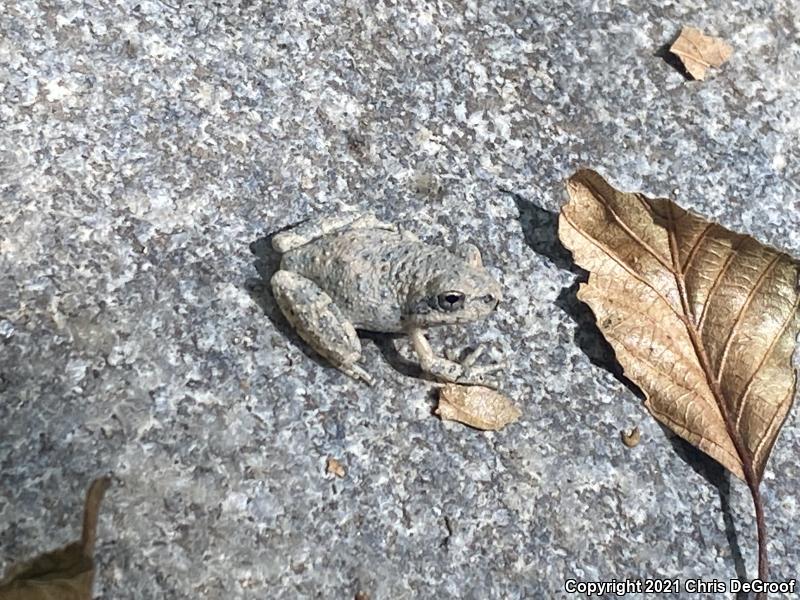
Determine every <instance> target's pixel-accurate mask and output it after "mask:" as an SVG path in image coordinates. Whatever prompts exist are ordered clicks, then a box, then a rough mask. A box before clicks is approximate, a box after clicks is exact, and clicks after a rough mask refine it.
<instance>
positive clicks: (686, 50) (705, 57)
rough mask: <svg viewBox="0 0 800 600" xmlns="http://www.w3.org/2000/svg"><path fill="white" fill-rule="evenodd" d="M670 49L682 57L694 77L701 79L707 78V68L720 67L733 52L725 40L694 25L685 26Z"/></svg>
mask: <svg viewBox="0 0 800 600" xmlns="http://www.w3.org/2000/svg"><path fill="white" fill-rule="evenodd" d="M669 51H670V52H672V53H673V54H675V55H676V56H678V58H680V59H681V62H682V63H683V65H684V66H685V67H686V70H687V71H689V74H690V75H691V76H692V77H694V78H695V79H699V80H701V81H702V80H703V79H705V78H706V69H708V68H709V67H719V66H720V65H721V64H722V63H724V62H725V61H727V60H728V59H729V58H730V57H731V54H733V48H732V47H731V46H730V44H728V43H727V42H726V41H725V40H723V39H722V38H718V37H713V36H710V35H705V34H704V33H703V32H702V31H700V30H699V29H695V28H694V27H684V28H683V29H682V30H681V34H680V35H679V36H678V39H677V40H675V43H673V44H672V47H670V49H669Z"/></svg>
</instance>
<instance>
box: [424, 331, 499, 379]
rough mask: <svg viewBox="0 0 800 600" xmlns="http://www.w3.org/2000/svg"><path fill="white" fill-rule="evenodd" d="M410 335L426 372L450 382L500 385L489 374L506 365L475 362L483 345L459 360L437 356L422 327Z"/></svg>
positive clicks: (481, 351)
mask: <svg viewBox="0 0 800 600" xmlns="http://www.w3.org/2000/svg"><path fill="white" fill-rule="evenodd" d="M409 337H410V338H411V343H412V344H413V346H414V351H415V352H416V353H417V356H419V360H420V367H421V368H422V370H423V371H424V372H425V373H427V374H429V375H431V376H433V377H435V378H436V379H439V380H441V381H446V382H448V383H460V384H463V385H482V386H485V387H489V388H497V387H498V385H497V382H496V381H494V379H493V378H491V377H489V374H490V373H492V372H494V371H497V370H499V369H502V368H503V366H504V365H503V364H502V363H495V364H491V365H476V364H475V361H476V360H477V359H478V357H479V356H480V355H481V354H482V353H483V350H484V348H483V346H478V347H477V348H476V349H475V350H473V351H472V352H470V353H469V354H468V355H467V356H466V358H464V360H462V361H460V362H458V361H455V360H452V359H449V358H443V357H441V356H436V354H434V353H433V350H432V349H431V346H430V344H429V343H428V340H427V339H426V338H425V335H424V334H423V333H422V330H421V329H413V330H411V331H410V332H409Z"/></svg>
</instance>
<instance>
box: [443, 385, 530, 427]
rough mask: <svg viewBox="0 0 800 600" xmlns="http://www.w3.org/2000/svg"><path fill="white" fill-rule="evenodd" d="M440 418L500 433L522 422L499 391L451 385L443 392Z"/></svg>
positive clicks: (518, 411) (444, 387) (517, 410)
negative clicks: (503, 429)
mask: <svg viewBox="0 0 800 600" xmlns="http://www.w3.org/2000/svg"><path fill="white" fill-rule="evenodd" d="M436 414H437V415H439V416H440V417H441V418H442V419H444V420H447V421H458V422H459V423H464V424H465V425H469V426H470V427H475V428H476V429H488V430H492V431H497V430H498V429H502V428H503V427H505V426H506V425H508V424H509V423H513V422H514V421H516V420H517V419H519V417H520V415H521V414H522V412H521V411H520V410H519V409H518V408H517V407H516V406H514V405H513V404H512V403H511V401H510V400H509V399H508V398H506V397H505V396H504V395H503V394H501V393H499V392H497V391H495V390H492V389H489V388H485V387H481V386H475V385H457V384H455V383H448V384H447V385H445V386H443V387H442V388H441V389H440V390H439V406H438V407H437V408H436Z"/></svg>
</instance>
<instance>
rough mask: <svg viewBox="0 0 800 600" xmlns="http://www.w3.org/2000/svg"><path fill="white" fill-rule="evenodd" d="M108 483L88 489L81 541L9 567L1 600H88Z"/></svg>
mask: <svg viewBox="0 0 800 600" xmlns="http://www.w3.org/2000/svg"><path fill="white" fill-rule="evenodd" d="M110 483H111V479H110V478H108V477H101V478H100V479H95V480H94V481H93V482H92V484H91V486H89V491H88V492H87V494H86V502H85V504H84V508H83V534H82V536H81V539H80V541H77V542H73V543H72V544H69V545H67V546H64V547H63V548H60V549H58V550H55V551H53V552H48V553H47V554H42V555H41V556H38V557H36V558H34V559H33V560H31V561H29V562H25V563H21V564H18V565H15V566H12V567H11V569H10V570H9V572H8V573H7V574H6V576H5V578H3V580H2V581H0V600H91V598H92V584H93V582H94V558H93V555H94V544H95V539H96V533H97V518H98V516H99V511H100V502H101V501H102V499H103V495H104V494H105V491H106V490H107V489H108V486H109V485H110Z"/></svg>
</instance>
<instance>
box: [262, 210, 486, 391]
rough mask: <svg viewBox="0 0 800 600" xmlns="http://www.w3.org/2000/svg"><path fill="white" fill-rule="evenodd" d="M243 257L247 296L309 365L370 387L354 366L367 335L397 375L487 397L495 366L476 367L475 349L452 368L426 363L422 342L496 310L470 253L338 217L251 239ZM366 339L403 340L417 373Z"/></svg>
mask: <svg viewBox="0 0 800 600" xmlns="http://www.w3.org/2000/svg"><path fill="white" fill-rule="evenodd" d="M251 250H252V251H253V253H254V254H255V255H256V257H257V259H258V260H257V261H256V269H257V271H258V273H259V275H260V276H261V279H260V280H249V282H248V289H249V290H250V292H251V295H253V297H254V299H255V300H256V301H257V302H258V303H259V304H260V305H261V307H262V309H263V310H264V312H265V313H266V314H267V316H268V317H269V318H270V320H271V321H273V323H275V325H276V326H277V327H278V328H279V330H280V331H281V332H283V333H286V334H287V335H288V337H289V338H290V339H293V341H295V342H297V339H296V338H297V337H299V338H301V339H302V340H303V341H304V342H305V344H306V345H307V346H308V347H311V348H312V349H313V350H314V351H315V353H316V356H315V357H314V358H315V360H316V361H317V362H318V363H319V362H320V357H321V358H324V359H325V363H327V364H331V365H333V366H335V367H337V368H338V369H339V370H341V371H342V372H344V373H346V374H347V375H349V376H351V377H353V378H355V379H359V380H362V381H364V382H366V383H368V384H372V383H373V382H374V380H373V378H372V376H371V375H370V374H369V372H368V371H367V370H366V369H364V368H363V366H362V365H361V364H359V361H360V358H361V341H360V338H359V337H358V335H357V333H356V330H359V331H367V332H373V333H372V334H371V335H370V337H372V339H374V340H375V341H377V342H378V346H379V349H380V350H381V352H382V353H383V354H384V356H387V358H388V359H389V362H390V363H391V364H392V365H393V366H395V367H396V368H398V370H400V371H401V372H404V373H406V374H415V375H416V374H418V373H419V372H420V371H421V372H423V373H424V374H427V375H429V376H432V377H433V378H435V379H438V380H441V381H448V382H457V383H463V384H475V385H488V386H491V387H494V385H495V384H494V382H493V381H492V380H491V379H490V378H489V377H488V374H489V373H491V372H493V371H495V370H497V369H499V368H501V367H502V365H501V364H489V365H478V364H477V363H476V360H477V358H478V357H479V356H480V354H481V351H482V348H481V347H478V348H476V349H475V350H474V351H472V352H470V353H469V354H468V355H467V356H466V357H464V358H463V359H462V360H460V361H456V360H451V359H450V358H444V357H441V356H439V355H437V354H436V353H434V351H433V349H432V348H431V346H430V344H429V342H428V340H427V338H426V337H425V333H424V331H425V329H427V328H429V327H434V326H439V325H454V324H461V323H468V322H472V321H477V320H479V319H483V318H485V317H487V316H489V315H490V314H491V313H492V312H493V311H494V310H495V308H496V307H497V305H498V303H499V302H500V300H501V298H502V294H501V291H500V285H499V283H498V282H497V281H496V280H494V279H493V278H492V277H491V275H490V274H489V273H488V271H486V270H485V269H484V268H483V263H482V259H481V255H480V252H479V251H478V249H477V248H476V247H475V246H472V245H471V244H466V245H464V246H462V247H460V248H457V249H454V250H453V251H452V252H451V251H448V250H447V249H445V248H442V247H440V246H434V245H430V244H425V243H423V242H421V241H420V240H419V239H417V238H416V236H414V235H413V234H412V233H410V232H408V231H403V230H400V229H399V228H398V227H396V226H395V225H391V224H388V223H382V222H380V221H379V220H377V219H376V218H375V216H374V215H372V214H368V213H367V214H360V213H340V214H336V215H332V216H325V217H321V218H317V219H313V220H309V221H305V222H302V223H300V224H297V225H295V226H292V227H289V228H287V229H284V230H282V231H279V232H276V233H274V234H272V235H270V236H267V237H264V238H260V239H259V240H256V242H254V243H253V244H252V245H251ZM267 282H269V285H267ZM268 290H271V292H272V294H269V293H268ZM281 316H282V317H283V318H281ZM295 334H296V335H295ZM375 334H393V335H394V336H397V335H400V334H402V335H406V336H408V337H409V338H410V340H411V343H412V346H413V349H414V351H415V352H416V354H417V356H418V357H419V367H417V368H416V369H415V368H414V367H413V365H411V364H410V363H409V362H408V361H406V360H405V359H402V358H401V357H400V356H399V355H398V354H397V352H396V350H394V348H393V345H392V341H391V340H390V339H388V338H386V337H385V336H383V335H381V336H378V335H375ZM301 347H303V350H304V352H305V353H306V354H307V355H308V352H307V348H306V347H305V345H301Z"/></svg>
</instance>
